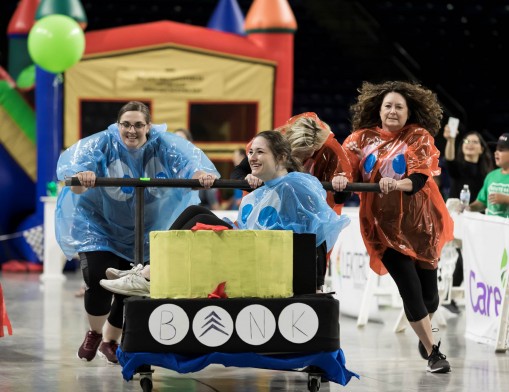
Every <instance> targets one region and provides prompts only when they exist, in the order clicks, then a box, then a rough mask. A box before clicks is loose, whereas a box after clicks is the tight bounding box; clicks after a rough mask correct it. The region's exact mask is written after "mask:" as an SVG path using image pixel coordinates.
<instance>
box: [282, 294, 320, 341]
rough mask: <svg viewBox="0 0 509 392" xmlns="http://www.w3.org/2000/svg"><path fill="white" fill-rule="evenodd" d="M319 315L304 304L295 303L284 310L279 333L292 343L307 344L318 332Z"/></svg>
mask: <svg viewBox="0 0 509 392" xmlns="http://www.w3.org/2000/svg"><path fill="white" fill-rule="evenodd" d="M319 324H320V323H319V321H318V315H317V314H316V312H315V311H314V309H313V308H312V307H311V306H309V305H306V304H303V303H294V304H291V305H288V306H287V307H285V308H284V309H283V311H282V312H281V314H280V315H279V319H278V326H279V332H281V335H283V337H284V338H285V339H286V340H288V341H290V342H292V343H297V344H298V343H306V342H308V341H309V340H311V339H313V337H314V336H315V335H316V332H317V331H318V326H319Z"/></svg>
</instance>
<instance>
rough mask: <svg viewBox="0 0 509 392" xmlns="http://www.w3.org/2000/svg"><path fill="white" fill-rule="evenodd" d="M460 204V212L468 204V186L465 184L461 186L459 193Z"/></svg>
mask: <svg viewBox="0 0 509 392" xmlns="http://www.w3.org/2000/svg"><path fill="white" fill-rule="evenodd" d="M460 202H461V210H462V211H464V210H465V208H467V207H468V205H469V204H470V189H468V185H466V184H465V185H463V189H462V190H461V192H460Z"/></svg>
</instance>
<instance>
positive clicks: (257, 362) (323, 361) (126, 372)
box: [117, 347, 359, 385]
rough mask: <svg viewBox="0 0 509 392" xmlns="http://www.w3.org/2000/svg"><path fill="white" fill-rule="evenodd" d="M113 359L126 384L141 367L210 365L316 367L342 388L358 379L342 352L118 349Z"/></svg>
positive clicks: (183, 370) (178, 368)
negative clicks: (186, 352) (194, 352)
mask: <svg viewBox="0 0 509 392" xmlns="http://www.w3.org/2000/svg"><path fill="white" fill-rule="evenodd" d="M117 358H118V360H119V362H120V364H121V365H122V375H123V377H124V379H125V380H127V381H129V380H131V379H132V377H133V376H134V374H135V373H136V369H137V368H138V367H140V366H142V365H154V366H159V367H163V368H166V369H171V370H174V371H176V372H178V373H190V372H197V371H199V370H202V369H204V368H205V367H207V366H208V365H211V364H220V365H224V366H226V367H228V366H235V367H252V368H260V369H271V370H298V369H303V368H305V367H307V366H316V367H319V368H320V369H322V370H323V375H324V377H326V378H327V379H329V380H330V381H333V382H335V383H338V384H341V385H346V384H348V382H349V381H350V379H351V378H352V377H357V378H359V375H358V374H356V373H354V372H351V371H350V370H348V369H347V368H346V366H345V356H344V354H343V350H341V349H339V350H336V351H332V352H320V353H314V354H309V355H294V354H287V355H261V354H256V353H221V352H214V353H209V354H205V355H196V356H190V355H178V354H171V353H164V354H154V353H143V352H135V353H131V352H124V351H122V349H121V348H120V347H119V348H118V350H117Z"/></svg>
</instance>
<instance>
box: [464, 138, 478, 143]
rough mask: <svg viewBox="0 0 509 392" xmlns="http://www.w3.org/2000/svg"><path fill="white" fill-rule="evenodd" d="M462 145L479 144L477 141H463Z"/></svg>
mask: <svg viewBox="0 0 509 392" xmlns="http://www.w3.org/2000/svg"><path fill="white" fill-rule="evenodd" d="M463 144H481V142H480V141H479V140H468V139H463Z"/></svg>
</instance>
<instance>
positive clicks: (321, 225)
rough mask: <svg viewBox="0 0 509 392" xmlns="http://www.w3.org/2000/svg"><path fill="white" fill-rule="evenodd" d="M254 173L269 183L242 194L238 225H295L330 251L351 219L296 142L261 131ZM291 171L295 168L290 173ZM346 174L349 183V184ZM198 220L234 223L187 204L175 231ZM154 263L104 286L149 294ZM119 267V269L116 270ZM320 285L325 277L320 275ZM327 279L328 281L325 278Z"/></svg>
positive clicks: (253, 152)
mask: <svg viewBox="0 0 509 392" xmlns="http://www.w3.org/2000/svg"><path fill="white" fill-rule="evenodd" d="M248 159H249V164H250V166H251V170H252V173H253V175H255V176H256V177H257V178H260V179H261V180H262V181H263V182H264V186H262V187H260V188H258V189H256V190H254V191H253V192H251V193H250V194H249V195H247V196H245V197H244V198H243V199H242V203H241V204H240V207H239V213H238V216H237V221H236V223H235V225H236V226H237V227H238V228H239V229H249V230H292V231H294V232H295V233H313V234H316V246H317V254H318V255H319V257H324V258H325V256H326V253H327V251H329V250H330V249H332V247H333V246H334V244H335V243H336V240H337V238H338V235H339V233H340V231H341V230H342V229H343V228H344V227H346V226H347V225H348V224H349V223H350V220H349V218H348V217H346V216H341V215H337V214H336V212H335V211H334V210H333V209H332V208H331V207H330V206H329V205H328V204H327V200H326V192H325V190H324V189H323V187H322V184H321V183H320V181H318V180H317V179H316V178H315V177H313V176H312V175H310V174H307V173H301V172H299V169H300V165H299V164H298V163H297V162H296V161H295V160H294V158H293V157H292V156H291V149H290V144H289V143H288V141H287V140H286V139H285V138H284V137H283V136H282V135H281V133H279V132H276V131H264V132H260V133H259V134H258V135H257V136H256V137H255V138H254V139H253V143H252V145H251V147H250V150H249V152H248ZM289 170H293V171H292V172H290V173H289ZM346 181H347V180H346V178H345V184H346ZM196 223H203V224H208V225H223V226H228V227H229V228H232V225H230V224H228V223H226V222H224V221H223V220H221V219H219V218H218V217H217V216H216V215H214V214H213V213H212V212H211V211H209V210H208V209H206V208H203V207H199V206H192V207H189V208H187V209H186V210H185V211H184V212H183V213H182V214H181V215H180V216H179V217H178V218H177V220H176V221H175V223H174V224H173V225H172V227H171V229H172V230H179V229H182V230H188V229H191V228H192V227H193V226H194V225H195V224H196ZM149 271H150V270H149V268H148V267H147V268H145V269H144V270H142V271H140V270H135V271H134V270H133V271H131V273H129V274H127V275H125V274H124V275H123V276H122V275H120V277H119V275H118V274H117V276H116V277H118V279H114V280H106V279H105V280H102V281H101V285H102V286H103V287H104V288H106V289H108V290H110V291H113V292H115V293H121V294H125V295H148V294H149V287H150V286H149V284H148V282H147V279H148V278H149V276H150V275H149ZM112 272H114V271H112ZM317 280H318V284H317V287H319V285H320V282H323V276H318V277H317ZM322 284H323V283H322Z"/></svg>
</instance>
